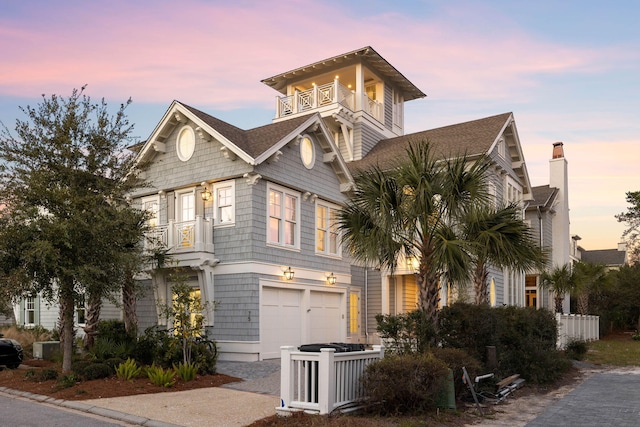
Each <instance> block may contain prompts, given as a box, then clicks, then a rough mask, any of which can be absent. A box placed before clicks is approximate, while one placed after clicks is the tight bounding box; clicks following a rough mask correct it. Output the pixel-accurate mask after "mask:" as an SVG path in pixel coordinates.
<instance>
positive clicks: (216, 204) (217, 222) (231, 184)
mask: <svg viewBox="0 0 640 427" xmlns="http://www.w3.org/2000/svg"><path fill="white" fill-rule="evenodd" d="M224 188H231V203H230V206H231V220H230V221H226V222H222V221H221V218H220V215H219V214H218V213H219V212H218V210H219V208H220V200H219V197H218V190H221V189H224ZM212 193H213V224H214V226H216V227H226V226H231V225H235V223H236V181H235V180H233V179H232V180H229V181H221V182H216V183H214V184H213V186H212Z"/></svg>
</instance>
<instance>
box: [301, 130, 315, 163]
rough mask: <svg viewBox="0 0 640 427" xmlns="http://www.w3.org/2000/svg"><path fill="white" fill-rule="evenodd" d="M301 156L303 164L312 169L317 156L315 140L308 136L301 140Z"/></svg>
mask: <svg viewBox="0 0 640 427" xmlns="http://www.w3.org/2000/svg"><path fill="white" fill-rule="evenodd" d="M300 158H301V159H302V164H303V165H304V166H305V167H306V168H307V169H311V168H312V167H313V163H314V162H315V160H316V156H315V150H314V148H313V142H312V141H311V138H309V137H308V136H305V137H304V138H302V141H301V142H300Z"/></svg>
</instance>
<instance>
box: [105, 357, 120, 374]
mask: <svg viewBox="0 0 640 427" xmlns="http://www.w3.org/2000/svg"><path fill="white" fill-rule="evenodd" d="M124 361H125V359H121V358H119V357H112V358H110V359H107V360H105V361H104V364H105V365H107V366H109V367H110V368H111V373H112V374H115V373H116V368H117V367H118V366H119V365H120V364H121V363H123V362H124Z"/></svg>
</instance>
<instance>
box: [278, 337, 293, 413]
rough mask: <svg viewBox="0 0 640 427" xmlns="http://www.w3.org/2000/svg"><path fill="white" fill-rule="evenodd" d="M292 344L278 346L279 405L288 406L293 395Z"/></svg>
mask: <svg viewBox="0 0 640 427" xmlns="http://www.w3.org/2000/svg"><path fill="white" fill-rule="evenodd" d="M295 349H296V348H295V347H293V346H282V347H280V407H281V408H288V407H289V404H290V403H291V399H292V396H293V393H292V392H293V373H292V372H291V352H292V351H294V350H295Z"/></svg>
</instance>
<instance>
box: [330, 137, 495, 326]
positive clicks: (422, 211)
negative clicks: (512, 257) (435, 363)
mask: <svg viewBox="0 0 640 427" xmlns="http://www.w3.org/2000/svg"><path fill="white" fill-rule="evenodd" d="M488 167H489V163H488V161H487V159H486V158H484V157H481V158H479V159H476V160H474V161H471V160H470V159H469V158H467V156H466V155H462V156H459V157H453V158H449V159H441V158H437V157H436V156H435V155H434V153H433V151H432V150H431V148H430V146H429V144H428V143H426V142H422V143H418V144H412V145H411V146H410V147H409V148H408V149H407V156H406V158H404V159H401V160H399V161H398V164H397V165H396V167H393V168H390V169H384V170H383V169H382V168H380V167H379V166H374V167H372V168H371V169H368V170H365V171H362V172H361V173H360V174H359V175H358V176H356V177H355V182H356V186H355V190H354V191H353V193H352V195H351V197H350V199H349V200H348V201H347V203H346V205H345V207H344V208H343V209H341V211H340V213H339V215H338V224H339V229H340V230H341V232H342V234H343V242H344V243H345V244H346V246H347V247H348V248H349V251H350V253H351V255H352V256H353V257H354V258H355V259H356V260H358V261H361V262H363V263H365V264H368V265H376V266H379V267H381V268H387V269H389V270H390V272H391V274H393V272H394V271H395V269H396V267H397V262H398V259H399V257H401V256H404V257H405V258H406V259H411V258H413V259H416V260H418V263H419V266H418V272H417V276H416V278H417V283H418V288H419V305H420V308H421V309H422V310H424V311H425V314H426V316H427V318H428V319H429V321H430V323H431V324H432V325H434V327H435V325H436V320H437V312H438V303H439V301H440V283H441V281H446V282H447V283H462V282H465V281H468V279H469V277H470V269H471V265H472V258H471V255H470V252H469V245H468V242H466V241H464V240H463V239H462V236H461V234H460V232H461V225H460V221H461V218H463V217H464V215H465V213H466V212H467V211H468V210H469V209H470V208H471V206H472V205H474V204H477V203H487V202H488V201H489V199H490V198H489V195H488V193H487V191H486V188H487V186H486V171H487V168H488Z"/></svg>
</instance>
